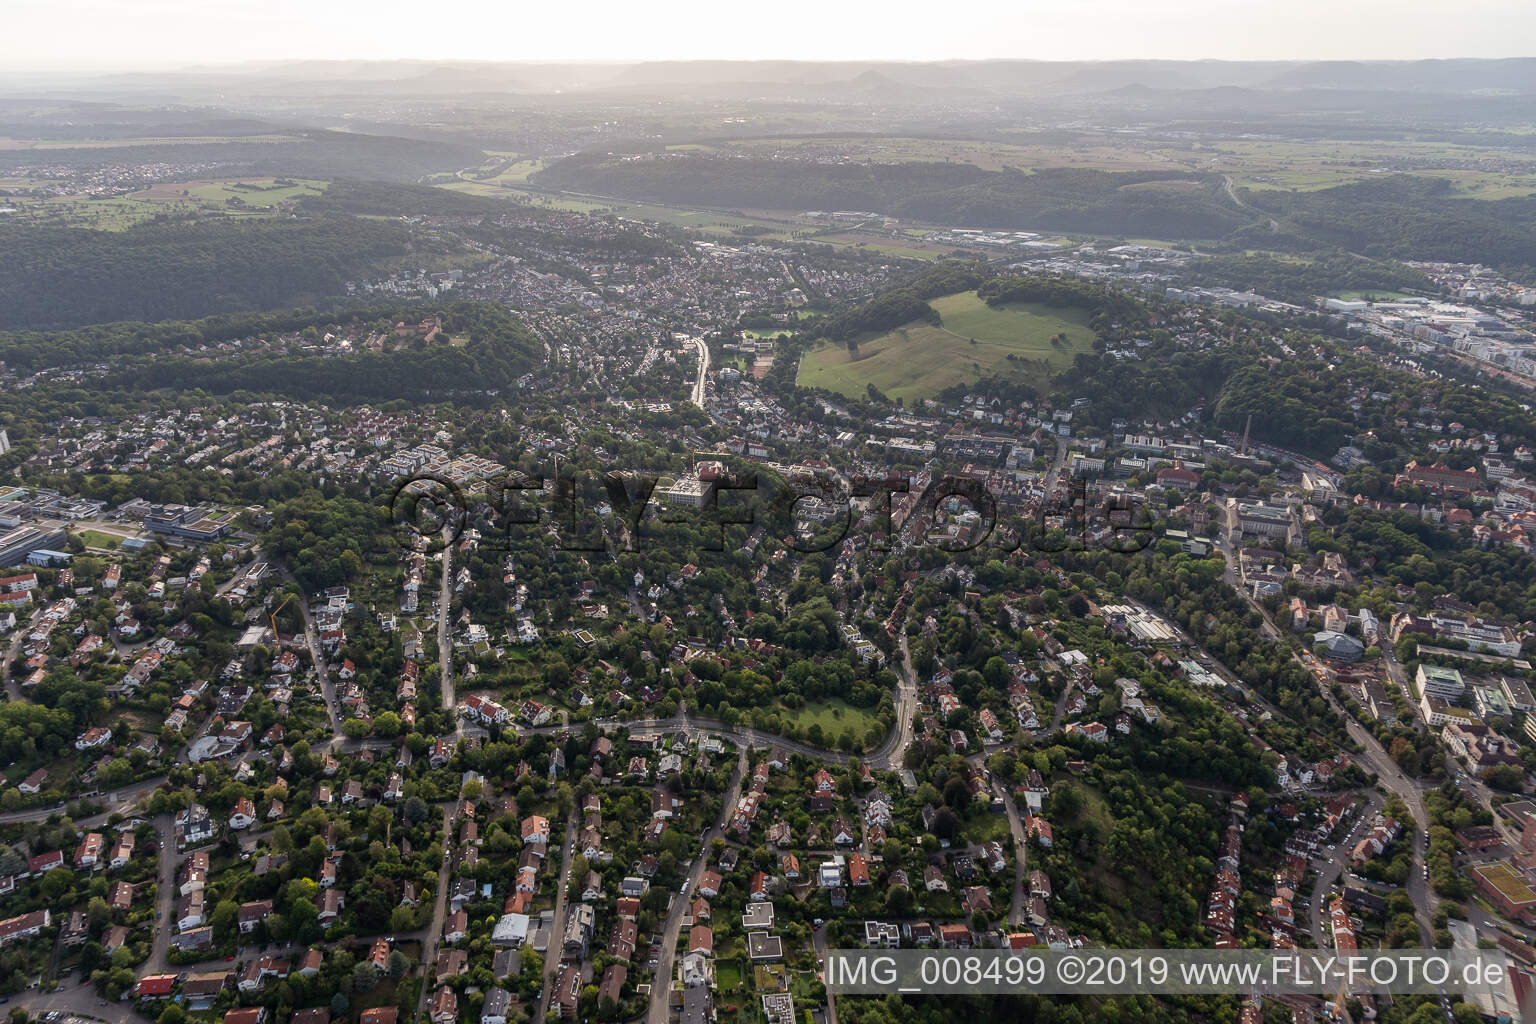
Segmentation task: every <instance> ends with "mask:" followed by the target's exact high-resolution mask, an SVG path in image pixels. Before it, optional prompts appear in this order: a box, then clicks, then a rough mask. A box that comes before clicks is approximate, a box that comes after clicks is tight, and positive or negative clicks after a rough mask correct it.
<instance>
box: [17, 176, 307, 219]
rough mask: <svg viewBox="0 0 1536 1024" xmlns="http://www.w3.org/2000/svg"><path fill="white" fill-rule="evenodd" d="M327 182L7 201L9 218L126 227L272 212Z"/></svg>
mask: <svg viewBox="0 0 1536 1024" xmlns="http://www.w3.org/2000/svg"><path fill="white" fill-rule="evenodd" d="M31 184H33V185H34V186H36V185H38V184H40V183H31ZM328 184H329V183H328V182H325V181H316V180H309V179H304V180H300V179H290V178H282V179H278V178H238V179H235V178H231V179H209V180H199V181H178V182H162V183H160V184H157V185H151V186H150V187H149V188H147V189H143V190H142V191H139V192H133V193H129V194H128V195H122V196H110V197H93V196H85V195H53V196H45V197H39V198H28V197H26V196H14V197H8V198H7V199H6V205H7V206H9V207H11V208H13V209H14V211H15V212H14V213H12V214H10V215H9V216H12V217H14V218H15V219H16V220H18V221H23V222H26V223H30V224H40V225H50V226H53V227H83V228H95V229H97V230H102V231H122V230H125V229H127V228H130V227H132V226H134V225H135V224H140V223H143V222H144V221H147V220H152V219H154V218H156V217H162V216H168V215H169V216H196V215H199V214H203V215H209V214H218V215H220V216H230V217H260V216H270V215H272V214H274V213H277V212H279V211H280V210H282V209H283V208H285V207H288V206H291V205H292V204H294V203H296V202H298V201H299V200H301V199H303V198H305V197H307V196H317V195H320V194H321V193H323V192H324V191H325V189H326V186H327V185H328Z"/></svg>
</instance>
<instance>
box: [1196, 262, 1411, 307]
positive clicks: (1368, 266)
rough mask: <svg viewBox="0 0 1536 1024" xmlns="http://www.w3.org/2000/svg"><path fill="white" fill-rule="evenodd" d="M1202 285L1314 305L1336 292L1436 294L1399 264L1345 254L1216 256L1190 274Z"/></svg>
mask: <svg viewBox="0 0 1536 1024" xmlns="http://www.w3.org/2000/svg"><path fill="white" fill-rule="evenodd" d="M1186 276H1187V278H1188V279H1189V280H1190V281H1191V282H1193V283H1195V284H1201V285H1220V286H1222V287H1226V288H1236V289H1239V290H1241V291H1254V292H1258V293H1259V294H1260V295H1265V296H1268V297H1270V298H1274V299H1282V300H1284V301H1286V302H1295V303H1298V304H1302V305H1307V306H1310V305H1312V302H1313V300H1314V298H1315V297H1316V296H1318V295H1327V294H1329V293H1330V292H1337V291H1361V292H1373V291H1374V292H1378V293H1382V294H1386V293H1391V292H1402V291H1409V292H1422V293H1433V292H1434V291H1435V286H1434V284H1433V283H1432V282H1431V281H1430V280H1429V278H1427V277H1425V276H1424V275H1423V274H1422V273H1420V272H1419V271H1417V270H1414V269H1413V268H1412V267H1408V266H1404V265H1403V264H1401V263H1394V262H1389V261H1386V260H1368V259H1362V258H1360V257H1358V256H1354V255H1352V254H1350V253H1346V252H1333V253H1327V254H1318V255H1316V256H1313V257H1312V258H1310V259H1282V258H1279V257H1276V256H1270V255H1266V254H1260V253H1254V254H1248V255H1242V256H1213V257H1211V258H1210V259H1203V260H1199V261H1197V262H1195V263H1193V264H1191V265H1190V266H1189V267H1188V268H1187V270H1186Z"/></svg>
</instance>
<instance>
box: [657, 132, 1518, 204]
mask: <svg viewBox="0 0 1536 1024" xmlns="http://www.w3.org/2000/svg"><path fill="white" fill-rule="evenodd" d="M671 148H672V149H683V148H690V149H699V150H707V149H722V150H723V149H731V150H736V151H738V152H739V151H750V152H751V153H753V154H754V155H756V156H772V155H778V156H781V157H791V158H800V159H855V160H873V161H878V162H881V163H912V162H936V163H968V164H972V165H974V166H976V167H979V168H981V169H982V170H988V171H997V170H1002V169H1004V168H1008V167H1013V168H1018V169H1020V170H1031V169H1034V168H1041V167H1075V168H1085V169H1092V170H1102V171H1178V170H1187V171H1190V172H1192V173H1201V174H1229V175H1231V176H1232V180H1233V184H1235V185H1236V186H1238V187H1240V188H1254V189H1300V190H1313V189H1323V188H1332V187H1334V186H1336V185H1344V184H1348V183H1349V182H1352V181H1360V180H1362V179H1365V178H1369V177H1371V176H1373V175H1379V174H1383V173H1395V172H1404V173H1410V174H1419V175H1424V176H1426V177H1436V178H1445V179H1447V180H1449V181H1451V182H1453V183H1454V185H1455V187H1456V191H1457V192H1458V193H1459V194H1461V195H1464V196H1466V197H1468V198H1473V199H1504V198H1508V197H1510V196H1523V195H1530V194H1532V193H1536V161H1533V160H1532V157H1531V154H1530V153H1529V151H1524V150H1519V149H1502V148H1498V147H1494V146H1468V145H1457V144H1454V143H1448V142H1442V141H1438V140H1436V141H1423V142H1420V141H1416V140H1412V139H1407V140H1393V139H1371V140H1359V141H1356V140H1344V141H1338V142H1334V141H1328V140H1302V139H1272V140H1258V139H1237V138H1234V139H1230V140H1228V139H1215V140H1211V141H1199V142H1196V141H1183V140H1170V139H1165V138H1156V137H1152V138H1145V139H1128V138H1118V137H1110V136H1107V135H1097V134H1092V133H1084V134H1082V135H1080V136H1079V137H1078V138H1077V139H1075V140H1070V141H1062V142H1049V143H1046V142H1035V141H1031V140H1030V139H1029V137H1028V136H1019V137H1017V141H984V140H963V139H959V140H957V139H914V138H901V137H890V138H882V137H870V136H858V135H850V136H842V137H820V136H819V137H815V138H800V139H796V138H769V139H751V140H743V141H739V142H730V143H723V144H720V145H719V146H714V147H710V146H697V145H695V146H689V147H682V146H673V147H671ZM1132 187H1153V186H1132ZM1155 187H1161V188H1165V189H1166V188H1170V187H1172V188H1177V187H1178V185H1177V184H1176V183H1173V182H1167V183H1162V184H1161V185H1159V186H1155ZM1184 187H1186V188H1198V187H1199V185H1198V183H1196V182H1189V183H1187V184H1186V185H1185V186H1184Z"/></svg>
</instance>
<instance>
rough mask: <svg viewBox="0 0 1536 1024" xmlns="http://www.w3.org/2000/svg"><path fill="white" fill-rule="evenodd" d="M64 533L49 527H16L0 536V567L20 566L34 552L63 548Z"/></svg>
mask: <svg viewBox="0 0 1536 1024" xmlns="http://www.w3.org/2000/svg"><path fill="white" fill-rule="evenodd" d="M64 539H65V538H64V531H63V530H60V529H58V528H57V527H51V526H18V527H16V528H15V529H14V530H10V531H9V532H7V533H5V534H0V565H20V564H22V563H23V562H25V561H26V560H27V558H28V557H29V556H31V554H32V552H34V551H44V550H47V549H50V548H62V547H63V546H64Z"/></svg>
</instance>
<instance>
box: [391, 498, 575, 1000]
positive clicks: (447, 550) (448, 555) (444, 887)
mask: <svg viewBox="0 0 1536 1024" xmlns="http://www.w3.org/2000/svg"><path fill="white" fill-rule="evenodd" d="M442 558H443V575H442V580H441V581H440V582H439V584H438V607H437V663H438V671H439V674H440V676H441V682H442V706H443V709H444V710H445V711H447V712H448V713H449V714H450V715H452V717H453V734H452V735H451V736H450V737H448V739H449V742H450V743H451V744H452V745H454V746H457V745H458V740H459V737H460V735H462V733H463V726H462V724H461V722H460V719H459V716H458V715H457V714H456V713H455V708H456V704H457V702H456V701H455V699H454V694H453V646H452V644H451V643H450V642H449V632H448V619H449V613H450V612H451V611H452V607H453V604H452V602H453V590H452V579H451V577H452V574H453V545H452V543H451V538H450V531H449V528H448V527H447V526H444V527H443V555H442ZM454 806H455V805H454V804H453V803H449V804H448V805H447V806H446V807H444V808H443V864H442V867H441V868H439V869H438V872H437V895H436V902H435V903H434V904H433V907H432V923H431V924H430V925H428V926H427V934H426V938H425V939H424V940H423V942H422V946H421V948H422V956H421V996H420V998H419V1000H418V1001H417V1006H416V1016H417V1017H418V1018H424V1017H425V1016H426V1010H427V997H428V995H429V994H430V992H431V988H430V986H428V984H427V981H428V980H429V979H430V978H431V976H432V969H433V967H434V966H435V965H436V963H437V948H438V946H439V945H440V944H441V943H442V940H443V925H444V924H445V923H446V922H447V920H448V878H449V868H450V867H451V866H452V864H453V858H452V857H451V856H449V846H450V844H451V843H452V842H453V837H454V831H453V818H452V815H453V808H454ZM547 987H548V986H547V985H546V988H547ZM540 998H542V995H541V996H540ZM534 1019H535V1020H543V1019H544V1018H543V1016H542V1015H541V1016H538V1017H535V1018H534Z"/></svg>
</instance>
